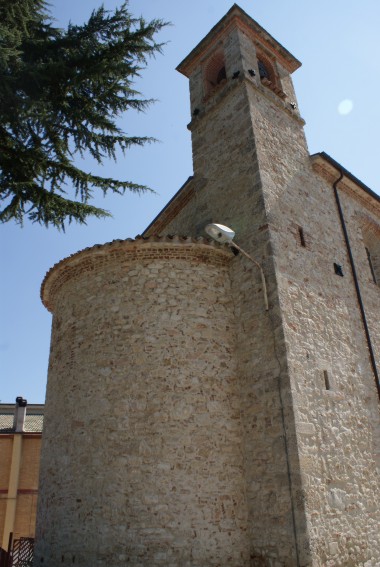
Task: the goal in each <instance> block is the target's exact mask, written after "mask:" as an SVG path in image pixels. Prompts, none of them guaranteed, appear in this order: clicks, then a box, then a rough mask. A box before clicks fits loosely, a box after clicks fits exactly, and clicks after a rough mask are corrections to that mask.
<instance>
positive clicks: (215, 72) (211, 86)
mask: <svg viewBox="0 0 380 567" xmlns="http://www.w3.org/2000/svg"><path fill="white" fill-rule="evenodd" d="M223 69H224V75H225V59H224V53H223V51H222V50H221V49H220V50H218V51H217V52H216V53H214V54H213V55H212V56H211V57H210V59H209V60H208V61H207V63H206V65H205V67H204V85H205V93H206V96H208V95H210V94H211V93H212V92H213V91H214V90H215V89H216V88H218V86H219V85H221V84H223V83H224V80H223V79H220V75H221V73H222V74H223Z"/></svg>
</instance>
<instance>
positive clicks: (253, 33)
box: [177, 4, 301, 77]
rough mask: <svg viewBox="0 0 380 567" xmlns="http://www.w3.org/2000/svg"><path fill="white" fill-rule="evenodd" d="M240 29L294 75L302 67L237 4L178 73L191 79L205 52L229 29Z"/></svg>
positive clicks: (192, 52) (186, 60) (185, 61)
mask: <svg viewBox="0 0 380 567" xmlns="http://www.w3.org/2000/svg"><path fill="white" fill-rule="evenodd" d="M231 28H238V29H240V30H242V31H243V32H244V33H246V34H247V35H248V36H249V37H251V39H252V40H253V41H254V42H255V43H259V44H260V45H262V46H263V47H264V48H265V49H266V50H267V52H268V53H271V54H273V55H275V57H276V59H277V60H278V61H279V62H280V63H281V65H282V66H283V67H284V68H285V69H286V70H287V71H289V73H292V72H293V71H295V70H296V69H298V68H299V67H300V66H301V63H300V62H299V61H298V59H296V58H295V57H294V56H293V55H292V54H291V53H290V52H289V51H288V50H287V49H285V47H283V46H282V45H281V44H280V43H279V42H278V41H276V40H275V39H274V38H273V37H272V36H271V35H270V34H269V33H268V32H267V31H266V30H264V28H262V27H261V26H260V25H259V24H258V23H257V22H256V21H255V20H254V19H253V18H251V17H250V16H249V15H248V14H247V13H246V12H244V10H242V9H241V8H240V7H239V6H237V4H234V5H233V6H232V8H231V9H230V10H229V11H228V12H227V14H226V15H225V16H224V17H223V18H222V19H221V20H220V21H219V22H218V23H217V24H216V25H215V26H214V27H213V28H212V30H211V31H210V32H209V33H208V34H207V35H206V36H205V37H204V38H203V39H202V40H201V41H200V42H199V43H198V45H197V46H196V47H195V48H194V49H193V50H192V51H191V52H190V53H189V55H188V56H187V57H186V58H185V59H184V60H183V61H182V62H181V63H180V64H179V65H178V67H177V71H179V72H180V73H182V74H183V75H185V76H186V77H189V76H190V75H191V73H192V71H193V69H194V67H195V66H196V65H197V64H198V63H199V62H200V60H202V58H203V57H204V55H205V52H206V51H207V52H209V50H210V48H212V47H213V46H214V45H215V44H216V43H218V42H219V41H220V39H221V36H222V35H225V34H226V33H227V32H228V31H229V29H231Z"/></svg>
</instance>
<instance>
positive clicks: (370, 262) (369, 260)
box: [365, 246, 377, 284]
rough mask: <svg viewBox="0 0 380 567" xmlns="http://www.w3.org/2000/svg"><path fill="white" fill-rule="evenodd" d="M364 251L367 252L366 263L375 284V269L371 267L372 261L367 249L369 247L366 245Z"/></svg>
mask: <svg viewBox="0 0 380 567" xmlns="http://www.w3.org/2000/svg"><path fill="white" fill-rule="evenodd" d="M365 251H366V253H367V259H368V264H369V267H370V270H371V274H372V279H373V281H374V282H375V284H377V280H376V274H375V270H374V267H373V263H372V258H371V252H370V251H369V249H368V248H367V246H366V247H365Z"/></svg>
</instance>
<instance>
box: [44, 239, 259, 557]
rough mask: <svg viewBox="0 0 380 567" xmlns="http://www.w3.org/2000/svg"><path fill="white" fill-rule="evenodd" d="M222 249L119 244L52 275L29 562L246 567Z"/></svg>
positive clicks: (183, 243) (170, 242) (168, 242)
mask: <svg viewBox="0 0 380 567" xmlns="http://www.w3.org/2000/svg"><path fill="white" fill-rule="evenodd" d="M231 256H232V254H231V252H230V251H229V250H228V249H223V248H218V247H216V246H214V245H211V244H210V245H208V244H206V243H202V242H201V241H192V240H191V239H182V240H181V239H158V240H157V239H156V241H153V242H151V241H145V240H140V241H136V242H130V241H124V242H114V243H112V244H110V245H105V246H101V247H97V248H93V249H89V250H86V251H83V252H82V253H79V254H77V255H74V256H73V257H71V258H69V259H67V260H65V261H63V262H62V263H61V264H58V266H56V267H55V268H54V269H53V271H52V272H51V273H50V274H48V276H47V279H46V281H45V284H44V288H43V299H44V302H45V304H46V305H47V306H49V308H50V309H51V310H52V311H53V313H54V320H53V335H52V344H51V355H50V368H49V380H48V390H47V401H46V414H45V430H44V441H43V442H44V445H43V451H42V476H41V481H40V487H41V498H40V501H39V518H38V525H37V551H36V554H37V556H36V561H37V564H38V565H39V564H40V562H41V561H42V560H43V562H44V564H47V565H57V564H58V563H60V562H61V561H62V562H63V561H64V562H70V564H75V565H80V566H86V567H94V566H95V565H106V564H110V565H111V564H112V565H113V566H114V567H116V566H118V565H120V566H124V565H125V564H126V563H129V564H131V565H162V566H165V567H169V566H173V567H174V566H179V565H181V566H189V567H190V566H191V567H195V566H199V567H205V566H208V565H209V566H210V567H211V566H215V565H218V564H222V563H225V564H228V565H234V566H236V567H238V566H241V565H245V564H247V562H248V561H249V538H248V534H247V505H246V499H245V482H244V462H243V461H244V456H243V447H242V431H241V430H242V424H241V417H240V393H239V387H238V381H237V373H236V365H235V359H234V348H235V324H234V320H233V311H232V298H231V291H230V280H229V275H228V265H229V262H230V260H231Z"/></svg>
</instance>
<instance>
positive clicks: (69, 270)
mask: <svg viewBox="0 0 380 567" xmlns="http://www.w3.org/2000/svg"><path fill="white" fill-rule="evenodd" d="M232 257H233V254H232V252H231V250H230V248H229V247H228V246H227V245H220V244H218V243H216V242H215V241H214V240H211V239H207V238H202V237H198V238H193V237H190V236H177V235H174V236H172V235H166V236H155V235H153V236H149V237H143V236H137V237H136V238H135V239H132V238H127V239H126V240H113V241H112V242H107V243H105V244H96V245H95V246H92V247H89V248H84V249H83V250H80V251H79V252H76V253H75V254H72V255H71V256H69V257H67V258H65V259H63V260H61V261H60V262H58V263H57V264H55V265H54V266H53V267H52V268H51V269H50V270H49V271H48V272H47V274H46V276H45V278H44V280H43V282H42V285H41V300H42V303H43V304H44V305H45V307H46V308H47V309H48V310H49V311H51V312H53V309H54V298H55V296H56V293H57V291H58V290H59V289H60V288H61V287H62V285H63V284H64V283H65V282H67V281H69V280H72V279H73V278H77V277H83V276H84V275H85V274H87V275H90V274H94V273H96V272H97V271H99V270H105V269H109V268H110V267H111V265H113V266H115V265H116V266H119V265H120V264H121V263H123V264H124V265H125V264H126V263H129V262H133V261H134V262H136V261H137V262H142V261H146V260H149V261H151V260H155V259H165V260H170V261H175V260H189V261H196V262H203V263H209V264H215V265H224V264H226V263H228V262H229V260H230V259H231V258H232Z"/></svg>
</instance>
